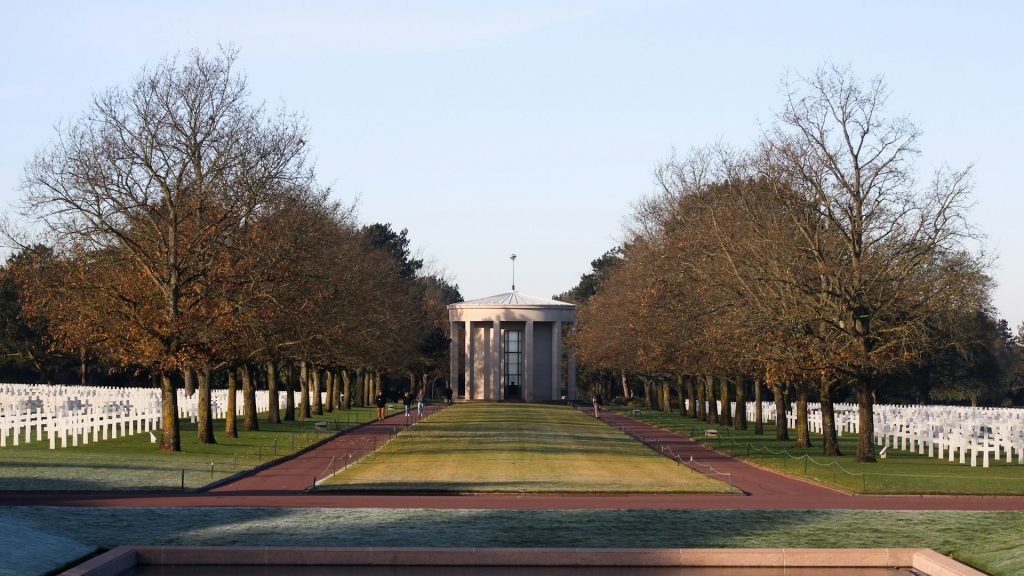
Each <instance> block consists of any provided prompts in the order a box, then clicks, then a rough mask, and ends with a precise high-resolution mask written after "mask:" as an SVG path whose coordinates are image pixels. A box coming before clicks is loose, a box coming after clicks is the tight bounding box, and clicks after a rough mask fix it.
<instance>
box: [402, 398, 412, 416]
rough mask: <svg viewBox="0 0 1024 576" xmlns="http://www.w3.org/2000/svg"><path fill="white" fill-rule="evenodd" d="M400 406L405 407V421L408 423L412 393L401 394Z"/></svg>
mask: <svg viewBox="0 0 1024 576" xmlns="http://www.w3.org/2000/svg"><path fill="white" fill-rule="evenodd" d="M402 406H404V407H405V421H406V422H408V421H409V406H412V393H411V392H406V393H405V394H402Z"/></svg>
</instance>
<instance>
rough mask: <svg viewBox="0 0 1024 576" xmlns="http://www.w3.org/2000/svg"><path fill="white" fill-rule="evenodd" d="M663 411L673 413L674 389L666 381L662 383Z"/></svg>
mask: <svg viewBox="0 0 1024 576" xmlns="http://www.w3.org/2000/svg"><path fill="white" fill-rule="evenodd" d="M661 411H662V412H664V413H666V414H668V413H670V412H672V387H671V386H669V384H668V382H666V381H664V380H662V382H661Z"/></svg>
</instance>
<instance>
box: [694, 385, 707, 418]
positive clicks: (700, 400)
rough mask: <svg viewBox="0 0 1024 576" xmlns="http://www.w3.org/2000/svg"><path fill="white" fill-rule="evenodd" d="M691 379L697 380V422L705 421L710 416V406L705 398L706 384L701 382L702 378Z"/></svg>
mask: <svg viewBox="0 0 1024 576" xmlns="http://www.w3.org/2000/svg"><path fill="white" fill-rule="evenodd" d="M691 378H692V379H695V380H697V383H696V386H694V387H695V388H696V389H697V405H696V409H697V420H704V419H706V418H707V415H708V405H707V403H706V402H705V398H704V396H705V394H704V392H705V387H704V383H703V382H701V381H700V376H691ZM691 381H692V380H691Z"/></svg>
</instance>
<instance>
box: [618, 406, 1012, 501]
mask: <svg viewBox="0 0 1024 576" xmlns="http://www.w3.org/2000/svg"><path fill="white" fill-rule="evenodd" d="M626 413H627V414H628V415H630V416H632V417H634V418H638V419H640V420H643V421H645V422H650V423H651V424H655V425H657V426H659V427H661V428H664V429H666V430H672V431H674V432H680V433H683V434H686V435H690V436H692V437H693V438H694V439H695V440H698V441H700V442H703V443H704V444H707V445H709V446H711V447H713V448H715V449H716V450H720V451H722V452H725V453H727V454H731V455H733V456H737V457H739V458H742V459H745V460H749V461H750V462H752V463H754V464H757V465H759V466H764V467H767V468H772V469H775V470H779V471H781V472H785V473H787V474H792V475H795V476H801V477H804V478H808V479H810V480H814V481H816V482H821V483H823V484H829V485H833V486H837V487H839V488H841V489H843V490H847V491H850V492H856V493H862V494H977V495H998V494H1003V495H1022V494H1024V465H1020V464H1017V463H1016V460H1014V462H1013V463H1010V464H1007V463H1006V462H1005V460H1003V461H1000V462H994V461H993V462H992V463H991V465H990V466H989V468H982V467H981V464H980V460H979V465H978V466H977V467H975V468H972V467H971V466H970V464H959V463H957V462H958V461H959V458H958V459H957V461H955V462H949V460H948V459H941V460H940V459H938V458H929V457H928V456H927V454H925V455H921V454H917V453H914V452H909V451H906V450H896V449H894V448H893V447H889V449H888V450H887V451H886V458H885V459H884V460H879V461H878V462H876V463H874V464H857V463H855V462H854V461H853V459H854V454H856V452H857V436H856V435H855V434H850V433H847V434H844V435H843V436H842V437H840V438H839V447H840V450H841V451H842V453H843V455H842V456H839V457H838V458H833V457H825V456H822V455H821V436H820V435H818V434H813V433H812V434H811V447H810V448H802V449H801V448H795V447H794V444H795V442H794V441H793V440H786V441H778V440H775V425H774V423H765V426H764V435H760V436H759V435H755V434H754V425H753V423H750V425H749V427H748V429H747V430H733V429H732V428H731V427H728V426H722V425H717V424H708V423H706V422H703V421H701V420H694V419H692V418H686V417H684V416H680V415H679V414H678V413H677V412H673V413H669V414H666V413H663V412H658V411H654V410H642V411H640V413H639V414H634V413H633V411H632V409H630V410H629V411H628V412H626ZM706 428H714V429H715V430H717V431H718V436H717V438H706V437H705V436H704V430H705V429H706ZM789 432H790V438H793V437H795V432H794V431H793V430H790V431H789ZM878 449H879V450H880V449H881V446H879V447H878ZM947 458H948V457H947ZM968 462H969V461H968Z"/></svg>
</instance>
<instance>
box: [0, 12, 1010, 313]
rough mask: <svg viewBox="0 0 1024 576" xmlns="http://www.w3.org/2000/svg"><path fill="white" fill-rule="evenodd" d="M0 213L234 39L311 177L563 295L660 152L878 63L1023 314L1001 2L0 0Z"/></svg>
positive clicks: (863, 74) (429, 241)
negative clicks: (62, 145)
mask: <svg viewBox="0 0 1024 576" xmlns="http://www.w3.org/2000/svg"><path fill="white" fill-rule="evenodd" d="M0 14H2V18H0V66H2V74H0V130H2V136H3V137H2V138H0V206H3V209H4V211H5V212H7V213H8V214H10V215H12V216H14V217H16V216H15V213H16V211H17V208H16V207H17V202H18V200H19V198H20V197H21V191H20V180H21V177H22V174H23V171H24V167H25V164H26V162H27V161H28V160H29V159H30V158H31V157H32V155H33V154H35V152H36V151H38V150H40V149H41V148H43V147H45V146H46V145H47V144H48V143H49V142H50V141H51V140H52V139H53V138H54V136H55V134H56V132H55V126H56V125H57V124H58V123H59V122H62V121H63V122H67V121H73V120H75V119H77V118H78V117H79V116H80V115H82V114H83V113H84V112H85V111H86V109H87V107H88V105H89V101H90V98H91V96H92V95H93V94H94V93H96V92H99V91H101V90H104V89H106V88H108V87H112V86H128V85H130V84H131V82H132V79H133V78H134V76H135V75H136V74H137V73H138V72H139V71H140V70H141V69H142V68H143V67H145V66H153V65H155V64H157V63H158V62H159V61H160V60H161V59H162V58H164V57H166V56H169V55H174V54H175V53H180V52H187V51H189V50H191V49H196V48H197V49H200V50H205V51H212V52H215V51H217V50H218V46H219V45H232V46H234V47H236V48H237V49H238V50H239V58H238V63H237V69H238V70H239V71H240V72H242V73H243V74H244V75H245V76H246V77H247V78H248V81H249V85H250V90H251V100H252V101H253V102H256V103H259V102H264V103H266V104H267V106H268V107H270V108H275V107H279V106H284V107H286V108H287V109H288V110H291V111H295V112H299V113H301V114H303V115H304V116H305V118H306V120H307V122H308V124H309V127H310V137H309V143H310V145H311V150H312V154H313V158H314V159H315V160H316V164H317V173H318V176H319V180H320V182H321V183H323V184H324V185H328V186H330V187H331V189H332V191H333V192H332V193H333V194H334V196H335V197H336V198H338V199H339V200H342V201H343V202H347V203H350V202H356V203H357V204H358V214H359V218H360V220H361V221H362V222H364V223H371V222H389V223H391V224H392V226H393V227H394V228H395V229H396V230H400V229H403V228H408V230H409V236H410V238H411V239H412V242H413V247H414V249H415V250H417V251H418V252H419V254H420V255H421V257H423V258H425V259H426V260H427V261H428V263H429V265H430V266H431V267H432V268H431V269H432V270H433V271H436V272H443V273H445V274H446V275H447V277H448V278H449V279H451V280H452V281H454V282H456V283H457V284H458V285H459V287H460V289H461V291H462V294H463V296H464V297H466V298H467V299H472V298H478V297H483V296H488V295H492V294H497V293H501V292H505V291H508V290H509V289H510V288H511V284H512V263H511V261H510V256H511V254H513V253H515V254H516V255H517V256H518V257H517V259H516V261H515V275H516V278H515V283H516V288H518V289H519V290H522V291H524V292H527V293H530V294H534V295H537V296H542V297H549V296H551V295H553V294H556V293H560V292H563V291H565V290H567V289H569V288H571V287H572V286H574V285H575V284H576V283H577V282H578V280H579V277H580V275H581V274H583V273H585V272H588V271H589V269H590V262H591V261H592V260H594V259H595V258H597V257H598V256H600V255H601V254H602V253H604V252H605V251H606V250H608V249H609V248H612V247H614V246H616V245H617V244H619V242H620V241H621V240H622V238H623V225H624V223H625V222H626V221H627V219H628V217H629V215H630V213H631V211H632V207H633V205H634V204H635V203H636V202H637V201H638V200H640V199H642V198H644V197H645V196H649V195H651V194H653V193H655V192H656V186H655V183H654V177H653V172H654V169H655V167H656V166H657V165H658V163H659V162H663V161H665V160H666V159H668V158H670V157H671V156H672V155H673V154H674V153H676V154H679V155H685V154H686V152H687V151H688V150H690V149H692V148H697V147H701V146H706V145H709V144H714V143H716V142H724V143H728V144H730V145H732V146H736V147H741V148H742V147H748V146H751V145H752V144H753V143H754V142H755V141H756V140H757V139H758V137H759V135H760V134H761V132H762V130H763V129H764V128H765V126H767V125H768V124H770V123H771V122H772V119H773V116H774V114H776V113H777V112H778V111H779V110H780V109H781V107H782V104H783V94H782V90H781V81H782V79H783V77H784V76H785V75H787V74H789V75H809V74H812V73H813V72H814V70H815V69H816V68H818V67H819V66H822V65H824V64H827V63H836V64H839V65H849V66H850V67H851V68H852V69H853V71H854V72H855V73H856V74H857V75H858V76H859V77H860V78H862V79H864V80H867V79H870V78H871V77H874V76H877V75H881V76H883V77H884V78H885V80H886V82H887V84H888V87H889V89H890V90H891V91H892V95H891V97H890V99H889V106H888V110H889V112H890V113H891V114H893V115H907V116H909V117H910V118H911V120H912V121H914V122H915V123H916V124H917V126H918V127H919V128H921V129H922V130H923V133H924V135H923V137H922V138H921V140H920V143H919V144H920V145H919V148H920V150H921V155H920V157H919V158H918V159H917V168H918V171H919V176H920V178H921V181H922V184H923V183H926V182H927V181H928V178H929V175H930V173H931V172H933V171H934V170H935V169H937V168H939V167H942V166H947V165H948V166H951V167H954V168H963V167H966V166H969V165H970V166H973V184H974V195H973V198H974V201H975V205H974V206H973V208H972V210H971V213H970V220H971V222H972V223H973V224H975V226H976V227H977V229H978V230H980V231H981V232H982V233H984V235H985V238H984V242H983V247H984V249H985V250H986V251H987V252H988V253H989V254H990V255H992V256H993V258H994V264H993V267H992V276H993V277H994V278H995V280H996V282H997V283H998V287H997V288H996V290H995V292H994V295H993V296H994V303H995V306H996V307H997V309H998V312H999V316H1000V317H1001V318H1005V319H1007V320H1008V321H1009V322H1010V324H1011V325H1012V326H1017V325H1018V324H1020V323H1021V322H1022V321H1024V299H1022V298H1019V297H1018V295H1021V294H1022V293H1024V267H1022V265H1021V264H1022V263H1024V226H1022V225H1021V216H1020V215H1021V214H1024V195H1022V194H1021V185H1020V182H1021V179H1020V178H1019V175H1018V171H1019V168H1020V166H1021V160H1020V158H1021V150H1024V34H1021V32H1020V23H1021V22H1024V3H1021V2H1009V1H1008V2H986V1H979V2H952V1H948V2H947V1H917V2H915V1H900V0H887V1H862V2H856V3H850V2H821V1H806V2H804V1H786V0H782V1H779V2H759V1H758V2H755V1H750V2H734V1H721V2H708V1H699V2H698V1H685V0H675V1H640V0H637V1H633V2H621V1H617V2H611V1H608V2H605V1H600V0H594V1H579V2H575V1H558V0H546V1H516V2H504V1H487V2H479V1H465V2H427V1H419V2H411V1H410V2H392V1H373V2H369V1H368V2H344V1H330V0H324V1H301V0H299V1H290V2H280V1H276V2H265V1H252V0H245V1H193V0H177V1H175V2H139V1H138V0H133V1H125V2H113V1H103V0H94V1H90V2H77V1H67V2H59V1H54V2H48V1H39V0H26V1H19V0H0Z"/></svg>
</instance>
